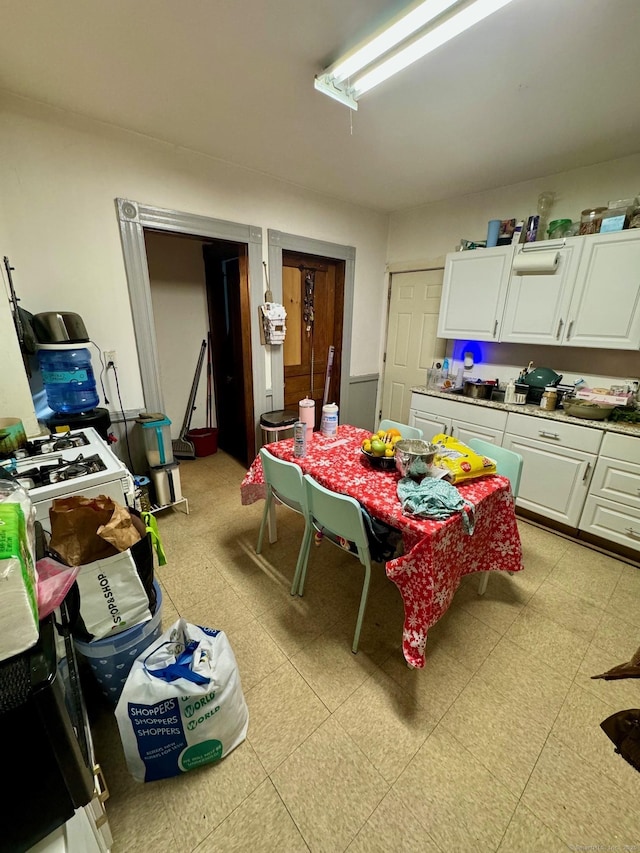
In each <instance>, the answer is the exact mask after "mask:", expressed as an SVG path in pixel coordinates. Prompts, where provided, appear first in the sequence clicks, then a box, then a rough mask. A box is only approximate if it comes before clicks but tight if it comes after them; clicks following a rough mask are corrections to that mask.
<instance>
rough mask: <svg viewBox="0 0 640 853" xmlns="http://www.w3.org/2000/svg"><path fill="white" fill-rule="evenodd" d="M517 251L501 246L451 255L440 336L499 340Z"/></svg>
mask: <svg viewBox="0 0 640 853" xmlns="http://www.w3.org/2000/svg"><path fill="white" fill-rule="evenodd" d="M513 252H514V247H513V246H498V247H497V248H495V249H475V250H474V251H472V252H452V253H451V254H449V255H447V260H446V264H445V270H444V281H443V285H442V305H441V308H440V321H439V323H438V335H439V337H441V338H454V339H457V340H459V339H463V340H464V339H465V338H471V339H473V340H479V341H497V340H498V338H499V335H500V324H501V321H502V314H503V311H504V303H505V298H506V294H507V285H508V284H509V273H510V271H511V261H512V258H513Z"/></svg>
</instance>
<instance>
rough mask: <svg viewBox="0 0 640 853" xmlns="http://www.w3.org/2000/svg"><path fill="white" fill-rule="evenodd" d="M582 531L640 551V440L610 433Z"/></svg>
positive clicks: (598, 468) (603, 444) (583, 518)
mask: <svg viewBox="0 0 640 853" xmlns="http://www.w3.org/2000/svg"><path fill="white" fill-rule="evenodd" d="M580 530H584V531H585V532H587V533H591V534H593V535H594V536H600V537H601V538H603V539H609V540H610V541H612V542H617V543H618V544H619V545H624V546H626V547H627V548H632V549H634V550H637V551H640V441H639V440H638V438H635V437H632V436H626V435H616V434H613V433H611V434H607V435H605V437H604V439H603V441H602V449H601V451H600V456H599V458H598V462H597V465H596V470H595V473H594V475H593V480H592V482H591V488H590V490H589V496H588V498H587V501H586V504H585V507H584V511H583V513H582V517H581V518H580Z"/></svg>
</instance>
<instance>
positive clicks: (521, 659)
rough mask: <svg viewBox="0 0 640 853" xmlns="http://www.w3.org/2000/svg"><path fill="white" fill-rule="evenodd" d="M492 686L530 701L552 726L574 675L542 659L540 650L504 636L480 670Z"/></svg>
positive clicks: (535, 710)
mask: <svg viewBox="0 0 640 853" xmlns="http://www.w3.org/2000/svg"><path fill="white" fill-rule="evenodd" d="M477 676H478V678H481V679H482V681H483V682H484V683H486V684H487V685H489V686H490V687H491V689H493V690H495V691H497V692H499V693H501V694H503V695H505V696H509V697H512V698H513V699H514V700H516V701H518V702H522V703H524V704H526V705H527V706H528V707H529V708H531V710H532V711H533V712H534V713H535V715H536V716H537V717H539V718H540V719H541V720H544V721H545V722H546V723H547V724H548V725H549V726H551V724H552V723H553V721H554V720H555V718H556V716H557V714H558V711H559V710H560V707H561V705H562V703H563V702H564V699H565V697H566V695H567V693H568V692H569V687H570V686H571V676H570V675H567V674H565V675H561V674H560V673H558V672H557V671H556V670H554V669H551V667H549V666H547V665H546V664H545V663H543V662H542V661H541V660H540V657H539V655H538V652H537V649H536V648H535V647H532V648H521V647H520V646H518V645H516V644H515V643H513V642H512V641H511V640H509V639H508V638H506V637H504V638H503V639H502V640H500V642H499V643H498V645H497V646H496V647H495V648H494V649H493V651H492V652H491V654H490V655H489V657H488V658H487V659H486V661H485V662H484V663H483V664H482V666H481V667H480V669H479V670H478V672H477Z"/></svg>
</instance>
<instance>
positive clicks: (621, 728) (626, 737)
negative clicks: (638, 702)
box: [600, 708, 640, 771]
mask: <svg viewBox="0 0 640 853" xmlns="http://www.w3.org/2000/svg"><path fill="white" fill-rule="evenodd" d="M600 728H601V729H602V731H603V732H604V733H605V734H606V736H607V737H608V738H609V739H610V740H612V741H613V742H614V744H615V746H616V752H617V753H618V755H621V756H622V757H623V758H624V760H625V761H628V762H629V764H630V765H631V766H632V767H635V769H636V770H638V771H640V708H631V709H629V710H628V711H617V712H616V713H615V714H612V715H611V716H610V717H607V719H606V720H603V721H602V722H601V723H600Z"/></svg>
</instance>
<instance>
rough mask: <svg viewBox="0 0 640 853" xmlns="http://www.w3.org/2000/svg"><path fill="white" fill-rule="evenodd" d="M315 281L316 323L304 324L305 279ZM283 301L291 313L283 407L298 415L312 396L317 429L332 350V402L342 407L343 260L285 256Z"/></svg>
mask: <svg viewBox="0 0 640 853" xmlns="http://www.w3.org/2000/svg"><path fill="white" fill-rule="evenodd" d="M307 273H310V274H311V276H312V278H313V323H312V324H311V328H308V327H307V323H306V321H305V316H304V314H305V288H306V283H305V277H306V275H307ZM282 294H283V296H282V298H283V304H284V307H285V309H286V311H287V321H286V325H287V334H286V337H285V341H284V344H283V347H284V350H283V356H284V405H285V408H286V409H291V410H292V411H296V412H297V411H298V403H299V401H300V400H302V399H304V398H305V397H310V398H312V399H313V400H315V403H316V429H317V428H318V427H319V426H320V417H321V415H322V399H323V396H324V385H325V376H326V370H327V359H328V354H329V347H330V346H333V347H334V348H335V352H334V357H333V366H332V371H331V381H330V385H329V394H328V399H327V402H328V403H337V404H338V405H340V376H341V370H342V320H343V309H344V261H336V260H331V259H329V258H319V257H316V256H315V255H302V254H299V253H298V252H283V255H282Z"/></svg>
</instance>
